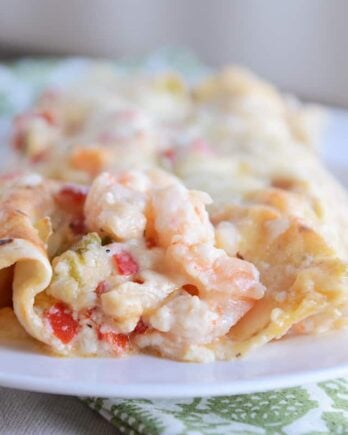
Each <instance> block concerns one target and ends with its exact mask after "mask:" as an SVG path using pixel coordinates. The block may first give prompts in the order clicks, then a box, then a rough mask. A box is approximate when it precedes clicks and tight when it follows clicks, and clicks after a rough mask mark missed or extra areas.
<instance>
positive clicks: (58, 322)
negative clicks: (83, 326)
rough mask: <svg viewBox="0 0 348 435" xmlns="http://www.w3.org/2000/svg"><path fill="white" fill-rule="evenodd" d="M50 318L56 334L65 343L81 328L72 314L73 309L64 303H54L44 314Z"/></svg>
mask: <svg viewBox="0 0 348 435" xmlns="http://www.w3.org/2000/svg"><path fill="white" fill-rule="evenodd" d="M44 316H45V317H46V319H48V321H49V323H50V325H51V327H52V329H53V333H54V335H55V336H56V337H57V338H58V339H59V340H60V341H61V342H62V343H64V344H68V343H70V341H71V340H72V339H73V338H74V337H75V335H76V334H77V332H78V329H79V323H78V321H77V320H75V319H74V318H73V316H72V311H71V310H70V308H69V307H68V306H67V305H66V304H64V303H60V302H59V303H57V304H55V305H53V306H52V307H51V308H50V309H49V310H47V311H46V312H45V314H44Z"/></svg>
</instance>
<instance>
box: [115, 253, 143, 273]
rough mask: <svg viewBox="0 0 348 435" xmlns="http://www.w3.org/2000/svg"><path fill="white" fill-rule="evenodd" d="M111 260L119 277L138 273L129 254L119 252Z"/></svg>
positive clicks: (136, 264) (137, 268) (135, 263)
mask: <svg viewBox="0 0 348 435" xmlns="http://www.w3.org/2000/svg"><path fill="white" fill-rule="evenodd" d="M113 260H114V263H115V266H116V268H117V270H118V272H119V274H120V275H134V274H135V273H138V272H139V266H138V263H137V262H136V261H135V260H134V258H133V257H132V256H131V254H129V252H125V251H122V252H119V253H118V254H115V255H114V256H113Z"/></svg>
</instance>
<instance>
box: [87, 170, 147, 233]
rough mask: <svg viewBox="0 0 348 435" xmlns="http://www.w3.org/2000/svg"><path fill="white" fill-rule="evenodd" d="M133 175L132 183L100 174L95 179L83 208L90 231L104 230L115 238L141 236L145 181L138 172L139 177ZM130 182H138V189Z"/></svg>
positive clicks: (144, 222)
mask: <svg viewBox="0 0 348 435" xmlns="http://www.w3.org/2000/svg"><path fill="white" fill-rule="evenodd" d="M134 178H135V180H133V182H132V180H129V179H127V182H126V183H125V184H122V183H121V182H118V181H117V179H116V178H114V177H112V176H111V175H110V174H107V173H103V174H101V175H99V176H98V177H97V178H96V179H95V181H94V182H93V184H92V186H91V189H90V191H89V193H88V195H87V199H86V203H85V210H84V211H85V217H86V225H87V227H88V229H89V230H90V231H97V232H101V233H104V234H105V235H108V236H110V237H112V238H115V239H116V240H127V239H138V238H141V237H142V236H143V233H144V230H145V226H146V218H145V215H144V211H145V206H146V196H145V194H144V191H145V187H144V184H146V183H147V179H146V178H144V179H143V178H142V174H141V173H139V175H138V177H137V176H136V175H135V174H134ZM121 181H122V179H121ZM133 183H135V184H137V187H138V189H134V188H132V187H133V186H132V184H133ZM139 185H140V186H139ZM142 190H143V192H142Z"/></svg>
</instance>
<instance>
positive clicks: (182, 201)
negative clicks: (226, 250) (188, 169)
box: [151, 182, 215, 248]
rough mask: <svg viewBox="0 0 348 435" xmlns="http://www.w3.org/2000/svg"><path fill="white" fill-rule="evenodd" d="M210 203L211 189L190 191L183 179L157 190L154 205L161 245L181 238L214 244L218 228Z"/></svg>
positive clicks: (152, 197) (153, 196) (154, 194)
mask: <svg viewBox="0 0 348 435" xmlns="http://www.w3.org/2000/svg"><path fill="white" fill-rule="evenodd" d="M210 203H211V198H210V196H209V195H208V194H207V193H205V192H199V191H189V190H187V189H186V188H185V187H184V185H183V184H181V183H179V182H177V183H176V184H172V185H169V186H167V187H165V188H163V189H156V190H154V191H153V192H152V195H151V206H152V213H153V216H154V230H155V233H156V235H157V238H158V241H159V244H160V246H162V247H164V248H167V247H168V246H170V244H171V243H175V242H179V241H181V242H183V243H186V244H194V243H209V244H212V243H213V242H214V238H215V235H214V228H213V226H212V224H211V223H210V220H209V216H208V213H207V211H206V209H205V205H206V204H210Z"/></svg>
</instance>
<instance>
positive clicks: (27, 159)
mask: <svg viewBox="0 0 348 435" xmlns="http://www.w3.org/2000/svg"><path fill="white" fill-rule="evenodd" d="M321 119H322V116H321V111H320V110H319V109H318V108H316V107H314V106H303V105H301V104H300V103H299V102H298V101H297V100H295V99H294V98H290V97H285V96H282V95H281V94H279V92H278V91H277V90H276V89H275V88H273V87H272V86H271V85H269V84H267V83H265V82H263V81H261V80H260V79H258V78H257V77H255V76H254V75H252V74H251V73H249V72H247V71H244V70H242V69H239V68H230V69H227V70H225V71H224V72H222V73H220V74H217V75H215V76H212V77H210V78H207V79H206V80H205V81H203V83H201V84H199V85H197V86H196V87H193V88H190V87H189V86H188V85H186V84H185V82H184V80H183V78H181V77H180V76H178V75H176V74H173V73H167V74H159V75H157V76H148V77H145V76H138V75H130V76H124V75H119V74H111V73H110V72H104V73H103V74H101V73H99V74H97V75H96V74H91V75H90V76H89V77H87V78H86V79H85V80H81V82H80V83H79V84H76V85H75V86H72V87H71V88H68V89H66V90H64V91H63V90H58V89H48V90H46V91H44V92H43V93H42V95H41V96H40V97H39V98H38V99H37V101H36V103H35V104H34V105H33V107H30V108H28V109H27V110H26V111H25V112H24V113H22V114H19V115H18V116H17V117H16V118H15V120H14V125H13V133H12V138H11V143H12V148H13V149H14V150H15V151H16V153H17V155H19V156H21V157H22V164H25V165H27V166H29V168H30V170H33V171H35V172H41V173H43V174H45V175H48V176H50V177H51V178H60V179H64V180H69V181H75V182H82V183H88V182H90V181H91V180H92V179H93V178H94V177H95V176H96V175H97V174H98V173H100V172H102V171H105V170H106V171H110V172H113V171H115V170H125V169H148V168H151V167H156V166H161V167H164V168H165V169H172V167H173V166H177V164H178V163H180V162H181V161H182V159H184V160H185V159H186V157H187V156H188V155H190V156H193V157H194V158H198V159H201V158H204V157H206V156H208V157H211V156H212V155H214V154H218V156H220V158H222V157H226V156H229V155H231V154H234V153H235V152H241V151H246V152H247V151H248V149H249V148H251V149H255V148H258V149H260V151H261V150H262V149H263V148H265V147H267V148H269V149H270V150H272V152H281V150H282V149H283V148H286V147H288V145H289V142H296V143H300V144H301V145H302V146H307V147H313V146H314V144H315V143H316V141H317V136H318V134H319V131H320V125H321Z"/></svg>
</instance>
